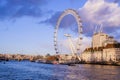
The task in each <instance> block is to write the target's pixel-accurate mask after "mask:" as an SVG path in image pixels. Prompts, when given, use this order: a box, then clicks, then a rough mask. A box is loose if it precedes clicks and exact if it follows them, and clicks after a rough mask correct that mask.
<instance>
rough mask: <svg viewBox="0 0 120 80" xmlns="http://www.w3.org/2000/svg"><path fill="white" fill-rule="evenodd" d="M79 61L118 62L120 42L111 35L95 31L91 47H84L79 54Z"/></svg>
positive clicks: (119, 58) (119, 60)
mask: <svg viewBox="0 0 120 80" xmlns="http://www.w3.org/2000/svg"><path fill="white" fill-rule="evenodd" d="M80 57H81V61H84V62H86V63H91V62H94V63H96V62H113V63H114V62H120V43H119V42H117V41H116V40H115V39H114V37H113V36H109V35H107V34H105V33H103V32H97V33H95V34H93V37H92V47H89V48H86V49H85V50H84V52H83V53H82V54H81V55H80Z"/></svg>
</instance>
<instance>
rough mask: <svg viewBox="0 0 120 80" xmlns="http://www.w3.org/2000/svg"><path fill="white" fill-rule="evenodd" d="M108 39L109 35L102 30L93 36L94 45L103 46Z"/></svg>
mask: <svg viewBox="0 0 120 80" xmlns="http://www.w3.org/2000/svg"><path fill="white" fill-rule="evenodd" d="M107 40H108V35H107V34H105V33H102V32H98V33H95V34H94V35H93V37H92V47H102V46H103V45H104V42H105V41H107Z"/></svg>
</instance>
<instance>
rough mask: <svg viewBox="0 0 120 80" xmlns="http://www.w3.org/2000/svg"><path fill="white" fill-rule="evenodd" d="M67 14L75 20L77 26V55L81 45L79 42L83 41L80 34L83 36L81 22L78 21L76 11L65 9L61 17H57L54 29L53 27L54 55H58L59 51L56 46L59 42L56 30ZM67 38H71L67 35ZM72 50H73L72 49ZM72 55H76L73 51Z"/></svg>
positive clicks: (78, 17)
mask: <svg viewBox="0 0 120 80" xmlns="http://www.w3.org/2000/svg"><path fill="white" fill-rule="evenodd" d="M69 14H71V15H72V16H73V17H74V18H75V20H76V22H77V25H78V38H77V41H76V44H75V45H76V46H75V47H76V48H75V47H74V48H75V50H76V51H77V53H78V52H79V51H80V46H81V45H82V44H81V42H82V40H83V38H82V36H81V35H82V34H83V30H82V21H81V19H80V16H79V14H78V13H77V11H76V10H73V9H67V10H65V11H64V12H63V13H62V14H61V16H60V17H59V19H58V21H57V23H56V27H55V31H54V47H55V51H56V54H59V53H60V52H59V51H58V50H59V49H58V48H59V47H60V46H59V45H58V43H59V40H58V29H59V26H60V23H61V21H62V19H63V18H64V17H65V16H66V15H69ZM66 36H67V37H71V36H68V35H66ZM73 50H74V49H73ZM73 53H74V54H75V55H76V52H74V51H73Z"/></svg>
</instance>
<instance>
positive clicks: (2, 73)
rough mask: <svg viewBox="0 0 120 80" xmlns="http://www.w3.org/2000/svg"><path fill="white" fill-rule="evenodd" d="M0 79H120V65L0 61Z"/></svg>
mask: <svg viewBox="0 0 120 80" xmlns="http://www.w3.org/2000/svg"><path fill="white" fill-rule="evenodd" d="M0 80H120V66H108V65H90V64H79V65H76V66H67V65H52V64H41V63H34V62H29V61H21V62H17V61H9V62H6V63H5V64H4V63H3V62H0Z"/></svg>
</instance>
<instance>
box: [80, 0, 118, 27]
mask: <svg viewBox="0 0 120 80" xmlns="http://www.w3.org/2000/svg"><path fill="white" fill-rule="evenodd" d="M119 13H120V7H119V5H118V3H113V2H112V3H110V2H107V1H106V0H88V1H87V2H86V4H85V5H84V6H83V8H80V9H79V14H80V16H81V17H82V20H83V21H84V22H88V23H89V24H103V26H104V27H115V26H116V27H118V26H120V22H119V21H120V14H119Z"/></svg>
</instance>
